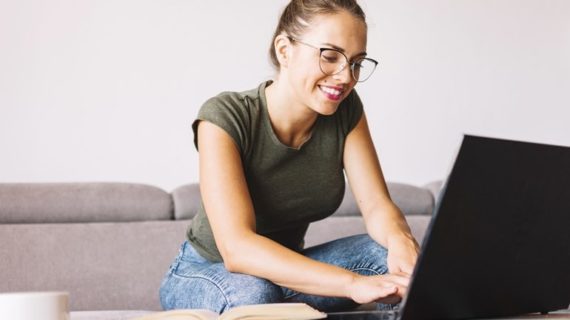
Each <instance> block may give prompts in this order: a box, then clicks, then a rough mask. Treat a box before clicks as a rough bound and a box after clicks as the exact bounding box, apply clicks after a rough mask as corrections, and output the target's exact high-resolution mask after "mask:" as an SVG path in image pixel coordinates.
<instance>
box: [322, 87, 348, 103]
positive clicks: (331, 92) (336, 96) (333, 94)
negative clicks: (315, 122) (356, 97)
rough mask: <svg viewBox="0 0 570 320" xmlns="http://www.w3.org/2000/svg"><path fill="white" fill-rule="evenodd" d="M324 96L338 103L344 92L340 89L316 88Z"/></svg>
mask: <svg viewBox="0 0 570 320" xmlns="http://www.w3.org/2000/svg"><path fill="white" fill-rule="evenodd" d="M318 87H319V89H320V90H321V92H322V93H324V95H325V96H326V97H327V98H329V99H331V100H333V101H338V100H340V98H341V97H342V94H343V92H344V90H343V89H342V88H341V87H330V86H318Z"/></svg>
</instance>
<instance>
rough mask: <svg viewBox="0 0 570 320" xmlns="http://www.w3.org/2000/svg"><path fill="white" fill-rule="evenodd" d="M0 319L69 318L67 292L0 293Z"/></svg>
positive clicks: (67, 319) (54, 319) (61, 319)
mask: <svg viewBox="0 0 570 320" xmlns="http://www.w3.org/2000/svg"><path fill="white" fill-rule="evenodd" d="M0 319H10V320H69V294H68V293H67V292H14V293H0Z"/></svg>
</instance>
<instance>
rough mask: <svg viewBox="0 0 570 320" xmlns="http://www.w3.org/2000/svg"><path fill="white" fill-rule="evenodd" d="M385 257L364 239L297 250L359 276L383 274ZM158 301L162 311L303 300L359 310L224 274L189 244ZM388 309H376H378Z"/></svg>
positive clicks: (322, 307) (334, 300)
mask: <svg viewBox="0 0 570 320" xmlns="http://www.w3.org/2000/svg"><path fill="white" fill-rule="evenodd" d="M387 253H388V252H387V250H386V249H385V248H384V247H382V246H380V245H379V244H377V243H376V242H375V241H374V240H372V239H371V238H370V237H369V236H368V235H357V236H351V237H347V238H342V239H338V240H335V241H331V242H328V243H324V244H321V245H318V246H315V247H311V248H307V249H305V250H303V251H301V254H303V255H305V256H307V257H310V258H312V259H315V260H318V261H322V262H325V263H329V264H333V265H337V266H339V267H342V268H344V269H347V270H351V271H353V272H356V273H359V274H362V275H377V274H384V273H386V272H387V270H388V268H387V264H386V258H387ZM160 302H161V304H162V307H163V308H164V309H165V310H170V309H183V308H194V309H210V310H212V311H215V312H217V313H222V312H224V311H226V310H228V309H231V308H233V307H236V306H239V305H249V304H261V303H276V302H304V303H307V304H309V305H311V306H313V307H315V308H317V309H319V310H321V311H325V312H332V311H339V310H349V309H353V308H355V307H357V306H358V305H357V304H356V303H355V302H354V301H352V300H350V299H345V298H334V297H321V296H315V295H309V294H304V293H299V292H295V291H293V290H290V289H287V288H284V287H280V286H278V285H276V284H274V283H272V282H270V281H268V280H265V279H261V278H257V277H254V276H250V275H246V274H240V273H231V272H228V271H227V270H226V269H225V267H224V264H223V263H212V262H210V261H208V260H206V259H204V258H203V257H201V256H200V255H199V254H198V253H197V252H196V251H195V250H194V248H193V247H192V245H190V244H189V243H188V242H184V243H183V244H182V246H181V248H180V253H179V254H178V256H177V257H176V259H175V260H174V262H173V263H172V265H171V266H170V268H169V270H168V272H167V273H166V276H165V277H164V280H163V281H162V284H161V287H160ZM390 308H391V306H386V305H379V309H390Z"/></svg>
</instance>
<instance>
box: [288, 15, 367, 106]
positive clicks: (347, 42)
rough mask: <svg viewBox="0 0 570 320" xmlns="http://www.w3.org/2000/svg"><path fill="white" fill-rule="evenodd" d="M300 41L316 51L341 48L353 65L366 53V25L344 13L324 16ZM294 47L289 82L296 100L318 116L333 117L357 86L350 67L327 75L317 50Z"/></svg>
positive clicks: (293, 43)
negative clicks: (354, 60) (355, 59)
mask: <svg viewBox="0 0 570 320" xmlns="http://www.w3.org/2000/svg"><path fill="white" fill-rule="evenodd" d="M297 40H299V41H300V42H304V43H306V44H310V45H312V46H314V47H317V48H334V49H338V50H340V51H341V52H343V53H344V54H345V56H346V57H347V58H348V60H349V61H350V62H352V60H353V59H354V58H355V57H362V55H363V54H364V53H365V52H366V25H365V24H364V22H362V21H361V20H359V19H358V18H356V17H354V16H353V15H352V14H350V13H348V12H345V11H341V12H340V13H337V14H333V15H321V16H318V17H316V18H315V19H314V20H313V22H312V23H311V26H310V27H308V28H307V31H306V32H305V33H303V34H302V35H300V37H299V38H298V39H297ZM291 44H292V47H291V49H292V51H291V56H290V59H289V64H288V75H289V76H288V81H289V82H290V83H289V85H290V87H291V88H292V89H293V91H294V92H293V94H294V95H295V98H296V100H297V101H298V102H300V103H301V104H303V105H305V106H306V107H308V108H309V109H311V110H313V111H314V112H317V113H319V114H322V115H331V114H333V113H334V112H335V111H336V110H337V108H338V106H339V104H340V102H341V101H342V100H343V99H344V98H346V97H347V96H348V94H349V93H350V91H351V90H352V88H354V85H355V84H356V80H354V79H353V77H352V73H351V72H352V71H351V68H350V66H349V65H347V66H346V67H345V69H344V70H343V71H341V72H340V73H338V74H335V75H326V74H324V73H323V72H322V71H321V68H320V66H319V59H320V51H319V50H318V49H315V48H312V47H310V46H307V45H304V44H302V43H299V42H295V41H292V43H291ZM343 59H344V58H343Z"/></svg>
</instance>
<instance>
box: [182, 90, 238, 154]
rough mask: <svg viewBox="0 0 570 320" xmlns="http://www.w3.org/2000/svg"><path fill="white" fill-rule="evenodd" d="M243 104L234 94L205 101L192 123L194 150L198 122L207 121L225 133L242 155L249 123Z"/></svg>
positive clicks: (196, 143)
mask: <svg viewBox="0 0 570 320" xmlns="http://www.w3.org/2000/svg"><path fill="white" fill-rule="evenodd" d="M244 103H245V102H244V100H243V99H242V98H241V97H239V95H238V94H234V93H226V94H220V95H218V96H216V97H214V98H211V99H209V100H208V101H206V102H205V103H204V104H203V105H202V107H201V108H200V110H199V111H198V116H197V117H196V119H195V120H194V122H193V123H192V131H193V133H194V146H195V147H196V150H198V124H199V122H200V121H208V122H211V123H213V124H215V125H216V126H218V127H220V128H222V129H223V130H224V131H225V132H227V133H228V134H229V135H230V137H231V138H232V139H233V140H234V142H235V143H236V145H237V147H238V150H239V152H240V154H242V155H243V154H244V150H245V149H246V145H247V141H246V137H247V136H248V135H247V131H248V130H247V128H248V123H249V122H248V117H247V112H246V111H245V106H244Z"/></svg>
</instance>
